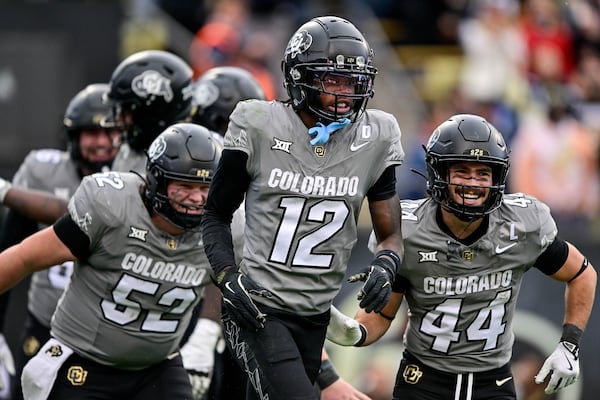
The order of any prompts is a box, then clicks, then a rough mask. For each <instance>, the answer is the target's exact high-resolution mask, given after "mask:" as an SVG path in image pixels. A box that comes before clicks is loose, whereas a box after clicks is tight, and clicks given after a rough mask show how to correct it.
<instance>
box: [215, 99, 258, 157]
mask: <svg viewBox="0 0 600 400" xmlns="http://www.w3.org/2000/svg"><path fill="white" fill-rule="evenodd" d="M255 108H256V107H253V104H252V103H251V102H250V101H249V100H246V101H241V102H239V103H238V104H237V105H236V107H235V109H234V110H233V112H232V113H231V115H230V116H229V125H228V127H227V132H226V133H225V136H224V138H223V146H224V148H225V149H231V150H240V151H243V152H244V153H246V154H248V155H250V154H252V148H251V145H252V144H251V142H250V140H249V138H248V127H249V126H250V124H251V122H252V121H251V118H252V115H253V114H256V111H254V112H253V111H252V110H253V109H255Z"/></svg>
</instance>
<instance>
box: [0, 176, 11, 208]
mask: <svg viewBox="0 0 600 400" xmlns="http://www.w3.org/2000/svg"><path fill="white" fill-rule="evenodd" d="M11 187H12V183H10V182H9V181H7V180H5V179H2V178H0V203H4V198H5V197H6V193H8V190H9V189H10V188H11Z"/></svg>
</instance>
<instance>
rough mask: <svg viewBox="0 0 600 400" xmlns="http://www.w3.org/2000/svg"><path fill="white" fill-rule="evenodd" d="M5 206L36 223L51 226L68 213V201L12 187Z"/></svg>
mask: <svg viewBox="0 0 600 400" xmlns="http://www.w3.org/2000/svg"><path fill="white" fill-rule="evenodd" d="M4 205H5V206H6V207H9V208H11V209H12V210H14V211H17V212H18V213H20V214H22V215H25V216H26V217H28V218H31V219H33V220H35V221H38V222H42V223H44V224H48V225H51V224H53V223H54V222H56V220H58V219H59V218H60V217H62V216H63V215H64V214H65V213H66V212H67V205H68V200H66V199H63V198H61V197H57V196H54V195H52V194H50V193H47V192H44V191H41V190H33V189H24V188H19V187H16V186H12V187H11V188H10V190H8V192H7V193H6V197H5V198H4Z"/></svg>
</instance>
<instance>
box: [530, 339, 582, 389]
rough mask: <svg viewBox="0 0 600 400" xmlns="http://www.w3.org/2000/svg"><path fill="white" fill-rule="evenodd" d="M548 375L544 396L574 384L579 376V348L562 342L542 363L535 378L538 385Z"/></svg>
mask: <svg viewBox="0 0 600 400" xmlns="http://www.w3.org/2000/svg"><path fill="white" fill-rule="evenodd" d="M549 374H550V381H549V382H548V386H546V389H544V392H546V394H552V393H555V392H558V391H559V390H560V389H562V388H564V387H566V386H569V385H570V384H572V383H574V382H575V381H576V380H577V377H578V376H579V346H577V345H575V344H573V343H570V342H566V341H562V342H560V343H559V344H558V346H557V347H556V350H554V352H553V353H552V354H550V356H549V357H548V358H547V359H546V361H544V365H542V368H541V369H540V370H539V372H538V373H537V375H536V376H535V383H537V384H538V385H539V384H540V383H542V382H544V380H545V379H546V377H547V376H548V375H549Z"/></svg>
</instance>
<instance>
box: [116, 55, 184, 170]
mask: <svg viewBox="0 0 600 400" xmlns="http://www.w3.org/2000/svg"><path fill="white" fill-rule="evenodd" d="M192 75H193V74H192V69H191V68H190V66H189V65H188V64H187V63H186V62H185V61H184V60H182V59H181V58H180V57H178V56H176V55H175V54H172V53H169V52H167V51H162V50H144V51H140V52H137V53H134V54H132V55H130V56H129V57H127V58H126V59H124V60H123V61H121V63H120V64H119V65H118V66H117V67H116V68H115V69H114V71H113V73H112V76H111V78H110V82H109V85H110V89H109V91H108V93H107V96H106V97H107V99H108V100H110V101H111V102H112V103H113V104H114V105H115V106H114V119H115V120H116V121H117V122H118V123H119V124H120V126H121V127H122V129H123V130H124V132H125V143H123V145H122V146H121V149H120V151H119V153H118V154H117V157H116V159H115V161H114V163H113V170H115V171H125V172H129V171H137V172H140V173H143V172H144V169H145V166H146V155H145V153H144V151H146V150H148V146H149V145H150V143H152V141H153V140H154V139H155V138H156V136H158V134H159V133H161V132H162V131H163V130H164V129H165V128H167V127H168V126H169V125H172V124H174V123H177V122H189V121H190V119H191V116H192V113H193V110H194V107H193V101H192V95H193V93H192Z"/></svg>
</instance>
